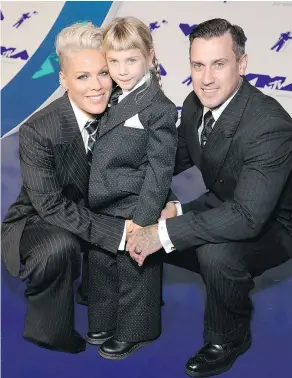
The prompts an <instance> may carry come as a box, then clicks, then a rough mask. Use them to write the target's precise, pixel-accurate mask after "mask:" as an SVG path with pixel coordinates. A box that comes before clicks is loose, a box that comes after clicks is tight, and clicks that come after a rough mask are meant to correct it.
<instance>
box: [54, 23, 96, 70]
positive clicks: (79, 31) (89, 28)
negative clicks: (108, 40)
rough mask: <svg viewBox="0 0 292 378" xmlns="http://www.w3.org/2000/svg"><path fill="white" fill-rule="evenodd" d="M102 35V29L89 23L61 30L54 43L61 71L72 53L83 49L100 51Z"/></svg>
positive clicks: (76, 24) (77, 24)
mask: <svg viewBox="0 0 292 378" xmlns="http://www.w3.org/2000/svg"><path fill="white" fill-rule="evenodd" d="M102 35H103V30H102V28H100V27H97V26H95V25H94V24H92V23H91V22H88V23H87V24H83V23H75V24H73V25H71V26H68V27H66V28H64V29H63V30H61V31H60V33H59V34H58V35H57V38H56V43H55V44H56V54H57V55H58V57H59V64H60V68H61V70H62V68H63V67H64V59H65V58H66V57H67V56H68V55H69V54H70V53H72V52H77V51H79V50H83V49H95V50H102V38H103V37H102Z"/></svg>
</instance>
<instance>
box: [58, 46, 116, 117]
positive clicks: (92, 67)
mask: <svg viewBox="0 0 292 378" xmlns="http://www.w3.org/2000/svg"><path fill="white" fill-rule="evenodd" d="M60 82H61V84H62V86H63V88H65V89H66V90H67V92H68V96H69V98H70V100H71V101H72V102H73V103H74V104H75V105H76V106H78V107H79V108H80V109H81V110H82V111H83V112H84V113H85V114H86V115H88V116H89V117H92V116H94V115H96V114H101V113H103V112H104V111H105V109H106V107H107V104H108V101H109V98H110V95H111V91H112V79H111V77H110V76H109V72H108V67H107V63H106V59H105V56H104V54H103V53H102V52H101V51H99V50H95V49H84V50H80V51H75V52H72V53H71V54H69V55H68V56H66V57H65V59H64V62H63V67H62V71H61V72H60Z"/></svg>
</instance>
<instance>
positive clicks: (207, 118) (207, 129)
mask: <svg viewBox="0 0 292 378" xmlns="http://www.w3.org/2000/svg"><path fill="white" fill-rule="evenodd" d="M214 122H215V120H214V118H213V115H212V112H211V110H209V111H207V113H206V114H205V115H204V127H203V130H202V134H201V147H202V148H203V147H204V146H205V144H206V142H207V139H208V137H209V135H210V134H211V132H212V125H213V123H214Z"/></svg>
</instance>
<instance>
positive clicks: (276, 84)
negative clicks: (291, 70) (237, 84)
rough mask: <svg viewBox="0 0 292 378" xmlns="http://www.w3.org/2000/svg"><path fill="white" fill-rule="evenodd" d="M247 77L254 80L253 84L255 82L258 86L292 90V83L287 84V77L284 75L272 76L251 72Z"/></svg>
mask: <svg viewBox="0 0 292 378" xmlns="http://www.w3.org/2000/svg"><path fill="white" fill-rule="evenodd" d="M245 77H246V79H247V80H248V81H252V83H251V84H253V85H254V86H255V87H256V88H265V89H274V90H278V91H292V83H291V84H287V83H286V77H284V76H275V77H271V76H269V75H263V74H253V73H249V74H248V75H246V76H245Z"/></svg>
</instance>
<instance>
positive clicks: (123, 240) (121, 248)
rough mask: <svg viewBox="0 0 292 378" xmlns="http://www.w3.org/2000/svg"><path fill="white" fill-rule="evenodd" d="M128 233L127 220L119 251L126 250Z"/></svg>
mask: <svg viewBox="0 0 292 378" xmlns="http://www.w3.org/2000/svg"><path fill="white" fill-rule="evenodd" d="M126 235H127V227H126V222H125V227H124V232H123V236H122V240H121V242H120V245H119V248H118V250H119V251H124V250H125V247H126Z"/></svg>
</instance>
